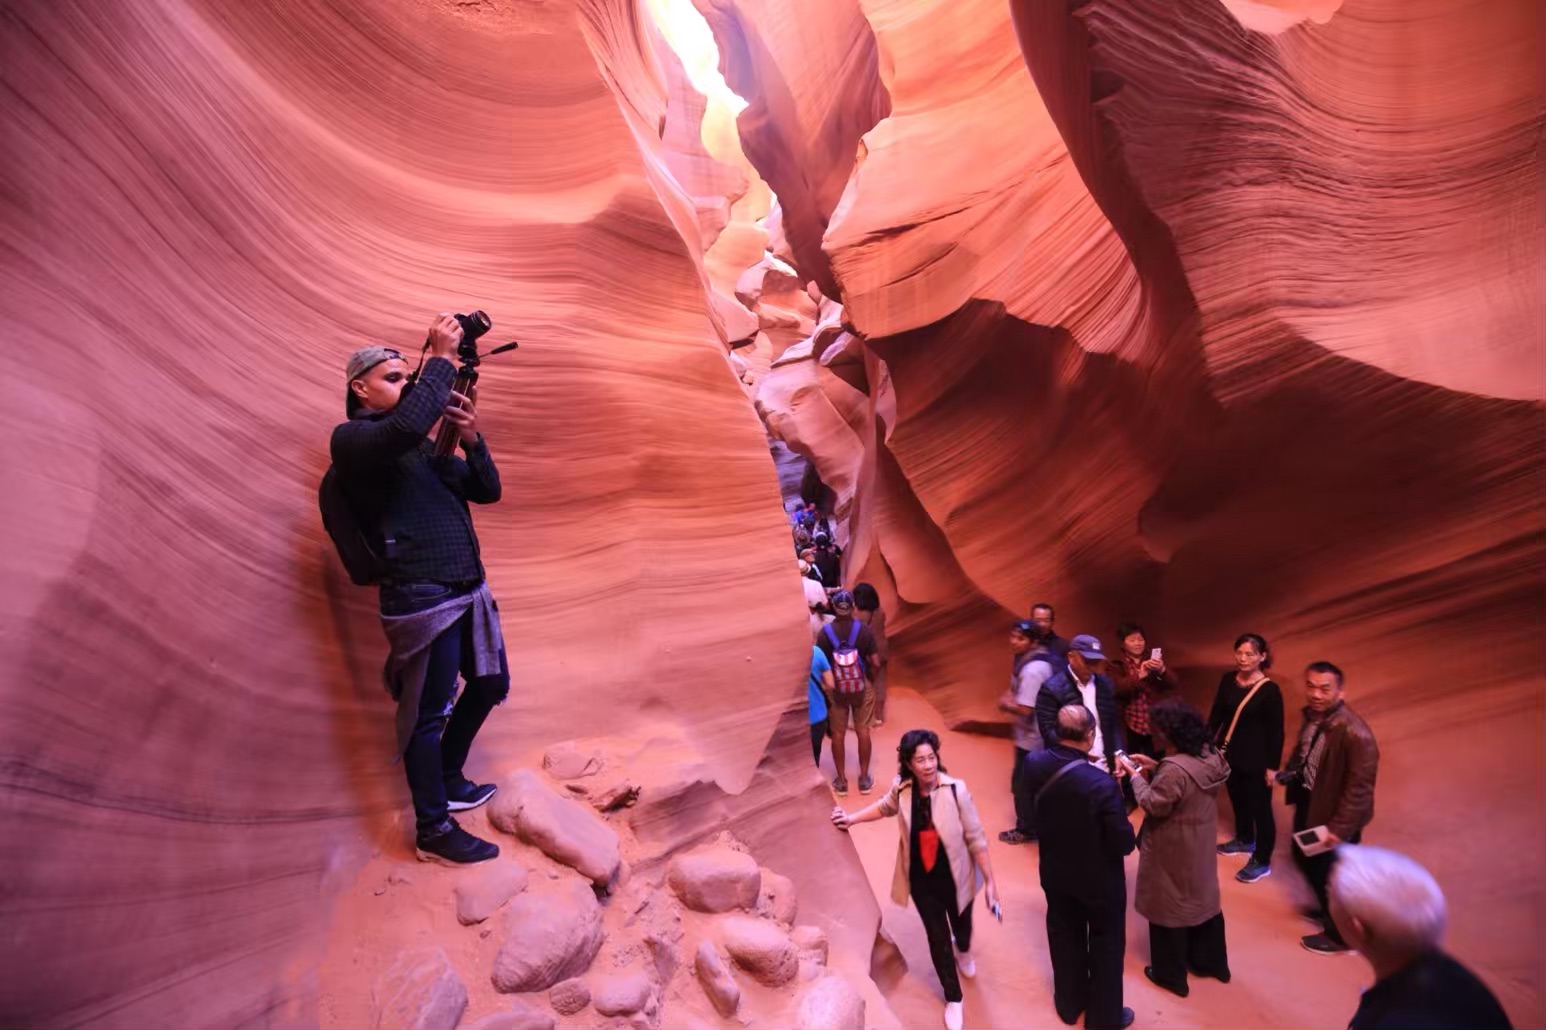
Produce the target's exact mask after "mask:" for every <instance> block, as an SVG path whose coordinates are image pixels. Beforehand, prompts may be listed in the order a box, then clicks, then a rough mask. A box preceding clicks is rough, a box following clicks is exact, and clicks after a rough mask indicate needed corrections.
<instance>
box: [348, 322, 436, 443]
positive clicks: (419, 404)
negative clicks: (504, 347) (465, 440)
mask: <svg viewBox="0 0 1546 1030" xmlns="http://www.w3.org/2000/svg"><path fill="white" fill-rule="evenodd" d="M461 339H462V327H461V326H460V325H458V324H457V322H456V319H455V318H452V317H451V316H450V315H442V316H441V317H440V318H439V319H437V320H436V321H435V323H434V324H433V325H432V326H430V330H429V345H430V353H431V355H432V357H431V358H430V359H429V360H428V361H427V362H425V363H424V369H423V371H422V372H420V374H419V380H418V383H417V384H416V385H415V386H414V387H413V389H412V390H409V391H408V396H406V397H404V398H403V399H402V401H401V402H400V403H399V404H398V405H397V407H395V408H393V409H392V413H391V414H389V415H387V416H386V417H385V418H380V419H351V420H350V421H348V422H345V423H344V424H342V425H340V426H338V427H337V428H336V429H334V430H333V441H332V455H333V463H334V464H336V465H341V466H360V465H369V464H377V463H381V462H386V461H393V460H396V459H397V458H399V457H401V456H402V455H404V454H407V453H408V452H409V451H411V450H413V449H414V448H415V447H417V446H418V445H419V442H420V441H421V440H423V439H424V438H425V437H426V436H428V435H429V431H430V430H431V429H432V428H434V425H435V422H436V421H437V420H438V419H439V418H440V416H441V415H442V414H443V413H444V411H445V407H446V402H447V401H448V400H449V399H450V397H451V383H452V381H453V380H454V379H455V378H456V366H455V365H453V364H452V363H451V358H453V357H454V356H455V355H456V348H457V345H458V344H460V343H461Z"/></svg>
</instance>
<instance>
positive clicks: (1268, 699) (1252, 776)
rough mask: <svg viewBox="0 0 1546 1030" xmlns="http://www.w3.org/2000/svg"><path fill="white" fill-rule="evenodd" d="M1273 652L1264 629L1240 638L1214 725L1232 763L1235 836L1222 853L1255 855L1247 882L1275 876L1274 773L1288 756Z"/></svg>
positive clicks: (1242, 877) (1241, 875)
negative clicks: (1272, 671)
mask: <svg viewBox="0 0 1546 1030" xmlns="http://www.w3.org/2000/svg"><path fill="white" fill-rule="evenodd" d="M1271 667H1272V651H1271V650H1270V649H1269V648H1268V646H1267V641H1266V639H1265V638H1264V637H1262V636H1261V635H1260V634H1259V633H1242V634H1241V635H1240V636H1239V638H1237V639H1236V640H1235V671H1234V672H1226V673H1225V674H1224V676H1223V678H1222V679H1220V680H1219V689H1218V692H1217V694H1215V696H1214V698H1213V711H1212V714H1210V715H1209V716H1208V730H1209V732H1210V733H1212V735H1213V739H1214V740H1215V741H1216V742H1217V744H1218V748H1219V750H1220V751H1222V752H1223V753H1224V758H1225V759H1226V760H1227V761H1228V762H1229V784H1228V791H1229V803H1230V806H1231V807H1233V808H1234V810H1235V835H1234V837H1232V838H1230V839H1229V840H1227V841H1225V842H1224V843H1223V844H1220V845H1219V846H1218V853H1219V854H1221V855H1247V854H1248V855H1250V856H1251V858H1250V860H1249V861H1247V862H1246V864H1245V868H1243V869H1241V870H1240V871H1239V872H1238V873H1236V874H1235V879H1237V880H1239V881H1240V882H1241V883H1255V882H1256V881H1258V880H1262V879H1265V878H1266V877H1268V876H1270V875H1272V850H1273V848H1274V847H1276V846H1277V840H1278V831H1277V823H1275V822H1274V821H1273V813H1272V786H1271V783H1272V774H1273V773H1274V772H1276V771H1277V768H1278V766H1279V765H1280V764H1281V763H1282V761H1283V692H1282V691H1281V690H1279V689H1278V685H1277V684H1276V683H1274V682H1273V681H1272V679H1271V678H1270V677H1269V676H1268V675H1267V670H1268V669H1270V668H1271Z"/></svg>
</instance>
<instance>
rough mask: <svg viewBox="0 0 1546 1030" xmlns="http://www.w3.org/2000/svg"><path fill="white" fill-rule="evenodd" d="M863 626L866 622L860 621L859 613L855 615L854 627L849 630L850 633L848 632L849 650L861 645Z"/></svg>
mask: <svg viewBox="0 0 1546 1030" xmlns="http://www.w3.org/2000/svg"><path fill="white" fill-rule="evenodd" d="M863 628H864V624H863V623H862V622H860V621H859V617H858V616H857V615H856V616H854V624H853V628H852V629H851V630H850V631H849V634H848V647H849V650H852V649H854V648H856V647H858V646H859V631H860V630H862V629H863Z"/></svg>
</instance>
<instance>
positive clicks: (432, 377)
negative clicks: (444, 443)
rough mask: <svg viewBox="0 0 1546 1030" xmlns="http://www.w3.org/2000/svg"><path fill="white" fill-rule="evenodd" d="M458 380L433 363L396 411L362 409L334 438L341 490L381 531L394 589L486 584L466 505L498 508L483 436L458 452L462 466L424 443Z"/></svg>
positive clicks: (363, 519)
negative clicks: (415, 585)
mask: <svg viewBox="0 0 1546 1030" xmlns="http://www.w3.org/2000/svg"><path fill="white" fill-rule="evenodd" d="M455 378H456V366H455V365H453V364H451V362H449V361H447V360H446V359H445V358H431V359H429V361H427V362H426V363H425V365H424V370H423V372H422V373H421V374H420V376H419V381H418V384H417V385H416V386H414V388H413V389H412V390H411V391H409V393H408V395H407V396H406V397H404V398H403V399H402V402H401V403H399V404H398V405H397V407H396V408H394V409H392V410H391V411H390V412H379V411H370V410H369V409H361V410H360V411H358V412H356V414H355V416H354V417H353V418H352V419H350V420H349V421H348V422H345V423H343V424H342V425H339V426H337V427H335V428H334V430H333V441H332V453H333V464H334V465H335V466H336V467H337V469H338V478H339V482H340V484H341V485H342V486H343V490H344V493H345V495H346V496H347V497H348V498H349V503H350V504H351V505H352V506H353V508H354V511H355V517H356V518H357V519H358V520H359V522H360V524H361V525H362V526H371V525H374V526H377V527H378V528H379V529H380V530H381V531H382V537H383V541H382V548H383V553H384V554H385V556H386V565H387V577H386V578H387V580H388V581H391V582H428V583H447V584H471V583H477V582H480V581H481V580H482V579H483V561H482V558H481V556H480V554H479V550H478V535H477V533H476V532H475V531H474V530H473V526H472V513H471V512H470V511H469V510H468V507H467V503H468V502H469V501H471V502H472V503H473V504H493V503H494V502H495V501H497V500H499V498H500V494H501V488H500V483H499V471H498V470H497V469H496V468H495V467H494V459H493V457H492V456H491V455H490V454H489V450H488V445H487V444H486V443H485V442H484V440H483V438H482V437H481V436H480V437H479V438H478V440H477V441H476V442H475V443H472V444H463V445H462V450H463V451H464V453H465V454H466V458H465V459H464V458H460V457H457V456H455V455H452V456H450V457H447V458H437V457H435V443H434V441H433V440H430V439H428V434H429V431H430V429H431V428H433V426H434V424H435V422H436V420H437V419H439V418H440V415H441V412H442V411H443V410H444V409H445V406H446V401H447V400H448V399H449V398H450V394H451V384H452V382H453V380H454V379H455Z"/></svg>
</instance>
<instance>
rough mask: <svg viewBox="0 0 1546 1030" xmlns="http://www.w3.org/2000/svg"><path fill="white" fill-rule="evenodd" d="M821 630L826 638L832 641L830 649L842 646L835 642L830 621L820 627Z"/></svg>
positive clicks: (835, 637)
mask: <svg viewBox="0 0 1546 1030" xmlns="http://www.w3.org/2000/svg"><path fill="white" fill-rule="evenodd" d="M821 631H822V632H823V633H825V634H826V636H827V639H828V640H830V641H831V642H832V650H834V651H836V650H837V649H838V648H840V647H842V646H843V645H842V644H840V643H838V642H837V634H836V633H834V632H832V623H830V622H829V623H827V624H826V625H825V626H823V627H821Z"/></svg>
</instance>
